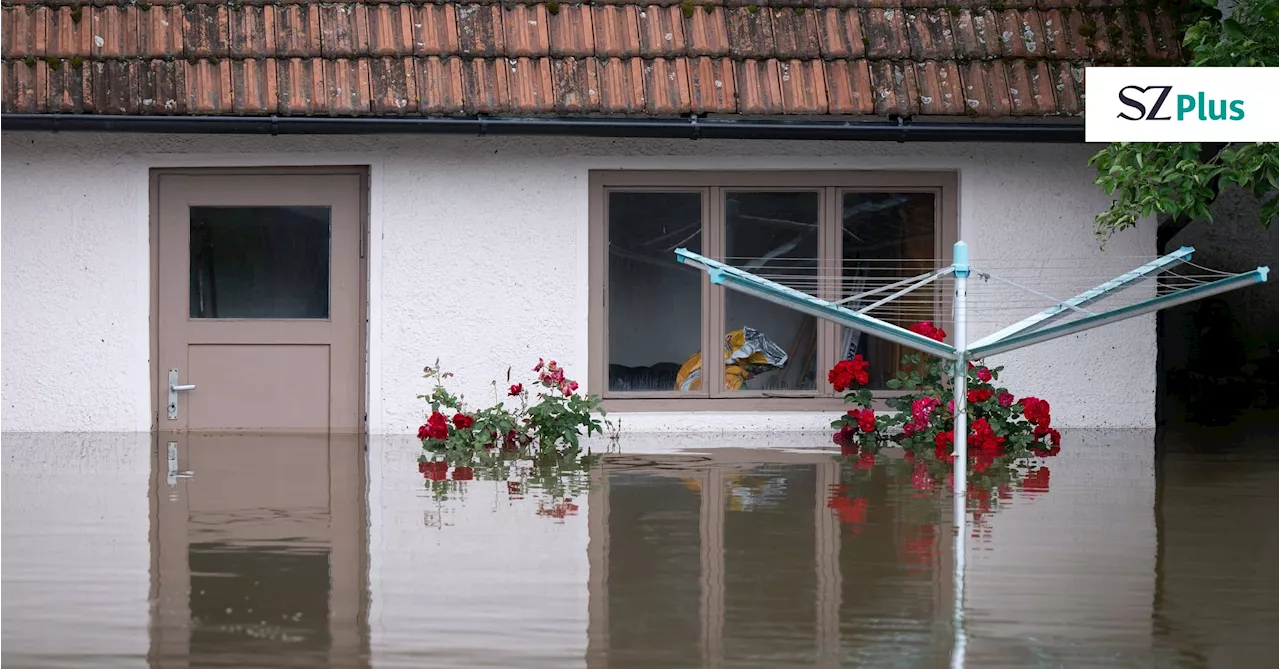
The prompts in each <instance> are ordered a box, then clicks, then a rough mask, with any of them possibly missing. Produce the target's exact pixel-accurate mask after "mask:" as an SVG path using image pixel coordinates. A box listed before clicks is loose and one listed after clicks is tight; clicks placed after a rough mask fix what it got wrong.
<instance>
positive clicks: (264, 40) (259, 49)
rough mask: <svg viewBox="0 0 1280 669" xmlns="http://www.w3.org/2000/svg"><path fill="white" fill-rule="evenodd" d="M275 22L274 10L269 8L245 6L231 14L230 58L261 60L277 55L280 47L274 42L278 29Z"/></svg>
mask: <svg viewBox="0 0 1280 669" xmlns="http://www.w3.org/2000/svg"><path fill="white" fill-rule="evenodd" d="M276 20H277V19H276V8H275V7H270V6H267V7H253V6H245V7H243V8H241V9H240V10H239V11H236V12H232V13H231V15H230V17H229V20H228V23H229V28H230V33H231V37H230V44H229V46H230V49H231V57H232V58H262V57H264V56H274V55H276V54H277V53H279V51H280V45H279V43H278V42H277V41H276V40H277V38H278V37H279V35H280V27H279V26H278V25H277V24H276ZM233 69H234V68H233Z"/></svg>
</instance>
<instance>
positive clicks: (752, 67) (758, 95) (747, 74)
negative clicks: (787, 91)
mask: <svg viewBox="0 0 1280 669" xmlns="http://www.w3.org/2000/svg"><path fill="white" fill-rule="evenodd" d="M733 73H734V85H735V87H736V88H737V91H738V111H739V112H741V113H743V114H781V113H783V107H782V79H781V75H780V74H779V73H778V61H777V60H773V59H770V60H744V61H738V62H736V63H734V70H733Z"/></svg>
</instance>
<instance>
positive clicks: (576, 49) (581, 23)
mask: <svg viewBox="0 0 1280 669" xmlns="http://www.w3.org/2000/svg"><path fill="white" fill-rule="evenodd" d="M559 7H560V9H559V11H557V12H556V13H554V14H552V15H551V16H550V17H548V18H547V24H548V25H547V27H548V29H549V33H550V38H551V55H553V56H571V57H574V58H585V57H587V56H595V55H596V38H595V29H594V28H592V25H591V8H590V7H587V6H586V5H579V6H564V5H560V6H559Z"/></svg>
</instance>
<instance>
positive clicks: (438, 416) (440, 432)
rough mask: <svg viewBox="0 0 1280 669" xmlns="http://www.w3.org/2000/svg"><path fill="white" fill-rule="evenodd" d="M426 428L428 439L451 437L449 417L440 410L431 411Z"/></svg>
mask: <svg viewBox="0 0 1280 669" xmlns="http://www.w3.org/2000/svg"><path fill="white" fill-rule="evenodd" d="M426 428H427V438H428V439H448V438H449V419H447V418H445V417H444V414H442V413H440V412H439V411H432V412H431V417H429V418H427V424H426ZM420 432H421V431H420Z"/></svg>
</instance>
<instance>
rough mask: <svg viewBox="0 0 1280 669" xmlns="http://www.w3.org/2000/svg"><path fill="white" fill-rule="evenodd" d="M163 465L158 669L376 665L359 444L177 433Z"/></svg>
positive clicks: (337, 439)
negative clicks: (371, 654) (286, 661)
mask: <svg viewBox="0 0 1280 669" xmlns="http://www.w3.org/2000/svg"><path fill="white" fill-rule="evenodd" d="M154 455H155V460H154V466H153V480H152V485H153V494H152V496H151V501H152V541H151V543H152V569H151V574H152V584H151V587H152V593H151V601H152V607H153V608H152V616H151V620H152V626H151V634H150V637H151V650H150V653H149V655H150V658H151V660H152V665H153V666H158V667H166V668H168V667H179V666H187V665H188V663H190V664H208V663H219V664H221V663H227V664H232V663H234V664H239V665H242V666H250V665H254V664H255V663H261V662H262V661H263V660H264V659H266V660H267V661H268V663H269V664H276V663H278V662H279V661H280V660H282V659H284V657H286V656H287V657H288V659H289V662H291V663H293V662H296V663H298V664H299V665H303V664H311V665H313V666H318V665H322V664H328V665H329V666H343V667H359V666H367V665H368V655H369V652H368V646H369V644H368V626H367V617H368V592H369V591H368V584H367V573H368V571H367V568H368V558H367V546H368V541H367V535H368V533H367V523H366V518H367V514H366V513H365V501H366V499H365V490H366V485H365V476H364V474H365V467H364V458H365V450H364V448H363V440H362V439H360V438H357V437H355V436H339V435H291V436H249V435H237V436H227V435H198V434H191V435H175V436H171V437H168V438H165V437H164V436H162V437H161V439H160V441H159V442H158V444H157V447H156V448H155V449H154ZM175 455H176V459H175V458H174V457H173V456H175Z"/></svg>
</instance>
